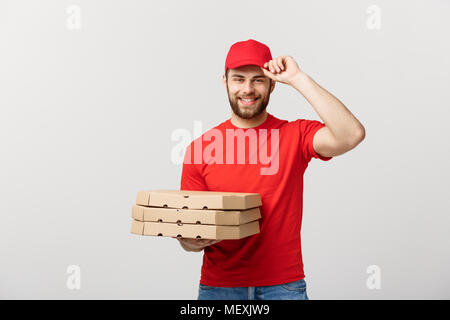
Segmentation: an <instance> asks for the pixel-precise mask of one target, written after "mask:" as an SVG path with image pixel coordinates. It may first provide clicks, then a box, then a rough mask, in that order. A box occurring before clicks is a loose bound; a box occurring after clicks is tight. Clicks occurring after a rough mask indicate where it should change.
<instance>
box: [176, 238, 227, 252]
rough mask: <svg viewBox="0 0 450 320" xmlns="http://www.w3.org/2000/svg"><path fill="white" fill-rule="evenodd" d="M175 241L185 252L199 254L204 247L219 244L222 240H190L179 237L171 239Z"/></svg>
mask: <svg viewBox="0 0 450 320" xmlns="http://www.w3.org/2000/svg"><path fill="white" fill-rule="evenodd" d="M172 238H174V239H177V240H178V241H179V242H180V244H181V246H182V247H183V249H184V250H186V251H194V252H200V251H202V250H203V249H204V248H205V247H207V246H210V245H212V244H215V243H217V242H220V241H222V240H213V239H191V238H180V237H172Z"/></svg>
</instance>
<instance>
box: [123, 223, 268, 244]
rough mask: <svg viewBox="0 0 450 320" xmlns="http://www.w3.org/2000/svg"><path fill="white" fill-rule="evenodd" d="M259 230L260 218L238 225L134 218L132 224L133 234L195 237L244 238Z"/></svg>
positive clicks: (216, 238)
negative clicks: (148, 220)
mask: <svg viewBox="0 0 450 320" xmlns="http://www.w3.org/2000/svg"><path fill="white" fill-rule="evenodd" d="M259 231H260V229H259V220H256V221H251V222H248V223H245V224H241V225H237V226H218V225H203V224H190V223H170V222H144V221H138V220H134V219H133V221H132V225H131V233H133V234H139V235H144V236H162V237H180V238H193V239H195V238H196V239H215V240H232V239H242V238H245V237H248V236H251V235H254V234H257V233H259Z"/></svg>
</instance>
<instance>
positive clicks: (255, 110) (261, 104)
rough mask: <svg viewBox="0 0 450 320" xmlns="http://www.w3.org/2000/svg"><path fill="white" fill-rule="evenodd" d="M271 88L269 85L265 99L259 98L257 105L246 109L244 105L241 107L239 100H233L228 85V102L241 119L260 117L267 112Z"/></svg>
mask: <svg viewBox="0 0 450 320" xmlns="http://www.w3.org/2000/svg"><path fill="white" fill-rule="evenodd" d="M270 87H271V86H270V85H269V89H268V90H267V94H266V96H265V97H264V99H261V97H257V98H258V99H257V100H256V102H255V104H253V105H251V106H248V107H244V106H242V105H239V98H234V99H231V97H230V91H229V90H228V83H227V93H228V101H229V102H230V106H231V109H232V110H233V112H234V113H235V114H236V115H237V116H238V117H239V118H242V119H252V118H254V117H257V116H259V115H260V114H261V113H263V112H264V110H266V108H267V105H268V104H269V99H270Z"/></svg>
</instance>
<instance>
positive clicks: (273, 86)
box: [270, 80, 276, 93]
mask: <svg viewBox="0 0 450 320" xmlns="http://www.w3.org/2000/svg"><path fill="white" fill-rule="evenodd" d="M275 83H276V81H274V80H272V85H271V87H270V93H272V91H273V89H275Z"/></svg>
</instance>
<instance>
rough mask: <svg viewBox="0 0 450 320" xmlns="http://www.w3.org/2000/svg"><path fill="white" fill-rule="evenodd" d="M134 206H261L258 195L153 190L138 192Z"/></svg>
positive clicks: (246, 207) (198, 207) (232, 207)
mask: <svg viewBox="0 0 450 320" xmlns="http://www.w3.org/2000/svg"><path fill="white" fill-rule="evenodd" d="M136 204H137V205H141V206H150V207H163V208H178V209H212V210H246V209H251V208H256V207H259V206H261V205H262V202H261V196H260V195H259V194H258V193H239V192H215V191H186V190H153V191H140V192H138V194H137V197H136Z"/></svg>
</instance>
